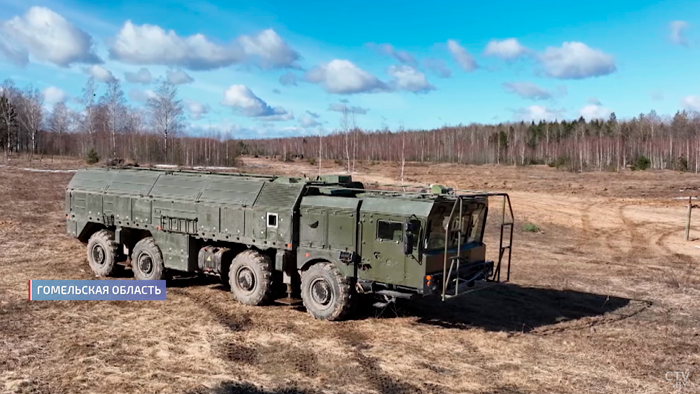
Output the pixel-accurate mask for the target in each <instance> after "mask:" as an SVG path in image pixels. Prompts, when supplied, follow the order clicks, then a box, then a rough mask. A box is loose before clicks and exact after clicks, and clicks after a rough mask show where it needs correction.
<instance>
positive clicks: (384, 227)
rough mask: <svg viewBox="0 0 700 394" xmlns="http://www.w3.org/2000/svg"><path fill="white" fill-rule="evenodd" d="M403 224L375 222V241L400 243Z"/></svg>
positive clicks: (383, 221)
mask: <svg viewBox="0 0 700 394" xmlns="http://www.w3.org/2000/svg"><path fill="white" fill-rule="evenodd" d="M402 237H403V224H402V223H401V222H389V221H385V220H378V221H377V239H379V240H382V241H401V239H402Z"/></svg>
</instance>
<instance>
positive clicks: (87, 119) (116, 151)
mask: <svg viewBox="0 0 700 394" xmlns="http://www.w3.org/2000/svg"><path fill="white" fill-rule="evenodd" d="M157 86H158V87H157V89H156V90H155V92H154V94H153V95H152V96H151V97H149V98H148V100H147V101H146V103H145V104H144V105H143V106H131V105H129V104H128V103H127V101H126V99H125V97H124V92H123V90H122V88H121V85H120V82H119V80H117V79H113V80H111V81H108V82H106V89H105V92H104V94H103V95H102V96H100V97H97V95H96V91H97V84H96V81H95V80H94V79H93V78H92V77H91V78H90V79H89V80H88V81H87V83H86V85H85V86H84V88H83V90H82V97H79V98H78V99H76V102H78V103H79V108H78V109H77V110H74V109H71V108H70V107H69V106H68V105H67V104H66V103H65V102H63V101H62V102H58V103H55V104H54V105H53V106H52V108H45V103H44V98H43V95H42V93H41V92H40V91H39V90H38V89H37V88H35V87H33V86H32V85H29V86H26V87H25V88H19V87H17V86H16V85H15V83H14V82H13V81H12V80H9V79H8V80H5V81H4V82H3V83H2V85H1V86H0V146H2V147H3V151H4V155H5V158H6V159H7V158H10V157H12V156H16V155H19V154H26V155H30V156H34V155H40V156H42V157H43V156H74V157H84V158H85V159H86V161H88V162H96V161H98V160H100V159H101V160H107V159H111V158H121V159H124V160H127V161H132V162H139V163H141V162H143V163H169V164H178V165H184V166H195V165H211V166H233V165H235V163H236V158H237V157H238V156H240V155H255V156H274V157H277V158H279V159H281V160H287V161H289V160H299V159H303V160H308V161H309V162H310V163H312V164H314V165H316V164H318V165H319V166H322V165H323V161H324V160H325V161H332V162H334V163H336V164H342V165H343V166H347V168H348V170H349V171H353V166H354V163H355V162H356V161H396V162H407V161H418V162H430V163H444V162H450V163H461V164H503V165H516V166H523V165H531V164H547V165H550V166H552V167H557V168H561V169H566V170H569V171H620V170H623V169H633V170H645V169H673V170H678V171H693V172H698V171H699V170H700V114H699V113H697V112H691V111H686V110H680V111H677V112H676V113H675V114H673V115H672V116H665V115H659V114H657V113H656V111H654V110H652V111H650V112H648V113H640V114H639V115H637V116H634V117H632V118H631V119H618V118H617V116H616V114H615V113H614V112H613V113H611V114H610V116H609V117H608V118H607V119H593V120H589V121H587V120H586V119H584V118H583V117H580V118H578V119H573V120H564V119H562V120H556V121H540V122H534V121H533V122H524V121H520V122H502V123H498V124H490V125H487V124H477V123H469V124H460V125H457V126H443V127H440V128H436V129H431V130H412V129H403V128H399V129H398V130H390V129H388V128H384V129H380V130H367V129H362V128H361V127H358V126H357V123H356V121H355V118H354V116H352V114H348V113H347V111H346V112H345V113H342V114H341V116H340V119H339V121H338V127H337V128H335V129H334V130H332V131H331V132H330V133H328V134H319V135H317V136H299V137H285V138H266V139H241V138H236V136H235V135H229V134H226V133H222V132H219V131H214V130H212V131H210V132H208V133H206V135H203V136H202V135H199V136H194V135H192V133H189V132H188V131H189V130H187V122H186V114H185V109H184V104H183V102H182V100H181V99H180V98H179V97H178V90H177V86H176V85H173V84H171V83H169V82H168V81H166V80H160V81H158V85H157Z"/></svg>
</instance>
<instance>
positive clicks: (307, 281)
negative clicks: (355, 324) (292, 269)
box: [301, 262, 354, 321]
mask: <svg viewBox="0 0 700 394" xmlns="http://www.w3.org/2000/svg"><path fill="white" fill-rule="evenodd" d="M301 299H302V301H303V302H304V306H305V307H306V310H307V312H309V314H311V316H313V317H314V318H316V319H319V320H330V321H335V320H342V319H343V318H345V317H346V316H347V314H348V313H349V312H350V310H351V308H352V305H353V301H354V300H353V299H352V287H351V286H350V281H349V280H348V278H346V277H345V276H343V275H342V274H341V273H340V271H338V268H336V266H335V264H333V263H328V262H325V263H318V264H315V265H312V266H311V267H310V268H309V269H308V270H306V272H304V273H303V274H302V275H301Z"/></svg>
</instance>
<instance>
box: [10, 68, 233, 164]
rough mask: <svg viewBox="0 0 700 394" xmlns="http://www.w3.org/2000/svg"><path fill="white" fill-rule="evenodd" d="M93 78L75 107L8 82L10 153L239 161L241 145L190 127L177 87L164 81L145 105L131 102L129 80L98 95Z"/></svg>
mask: <svg viewBox="0 0 700 394" xmlns="http://www.w3.org/2000/svg"><path fill="white" fill-rule="evenodd" d="M97 90H98V86H97V82H96V80H95V79H94V77H90V78H89V79H88V81H87V83H86V84H85V86H84V87H83V89H82V96H81V97H79V98H77V99H76V100H75V101H76V102H77V104H78V107H79V108H78V109H77V110H73V109H71V108H70V107H69V106H68V105H67V104H66V102H65V101H59V102H57V103H55V104H53V105H52V107H51V108H46V105H45V104H46V103H45V100H44V96H43V94H42V92H40V91H39V90H38V89H37V88H35V87H34V86H32V85H31V84H30V85H28V86H26V87H25V88H23V89H20V88H19V87H17V86H16V85H15V83H14V82H13V81H12V80H10V79H7V80H5V81H4V82H3V83H2V85H0V147H1V149H2V150H3V151H4V156H5V158H6V159H8V158H10V157H12V156H16V155H19V154H28V155H30V156H33V155H42V156H43V155H58V156H73V157H83V158H86V160H88V161H91V162H95V161H97V160H99V159H103V160H107V159H121V160H126V161H131V162H137V163H138V162H147V163H174V164H180V165H186V166H195V165H211V166H231V165H233V164H234V163H235V158H236V156H237V155H238V153H237V152H238V144H237V143H236V141H234V140H231V139H225V138H222V136H221V133H216V132H211V133H208V134H207V135H206V136H204V137H191V136H188V135H186V134H185V133H184V131H185V130H184V127H185V113H184V104H183V102H182V100H180V99H179V98H178V89H177V86H176V85H174V84H172V83H171V82H169V81H167V80H164V79H161V80H159V81H157V87H156V89H155V91H154V92H153V94H152V95H150V97H148V99H147V101H146V103H145V105H143V106H130V105H128V103H127V101H126V99H125V97H124V92H123V90H122V87H121V83H120V81H119V80H117V79H111V80H109V81H107V82H106V83H105V89H104V93H103V94H102V95H101V96H99V97H98V96H97Z"/></svg>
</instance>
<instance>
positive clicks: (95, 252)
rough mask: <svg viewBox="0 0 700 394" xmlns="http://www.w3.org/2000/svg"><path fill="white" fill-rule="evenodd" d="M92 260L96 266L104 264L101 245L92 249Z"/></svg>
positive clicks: (103, 251)
mask: <svg viewBox="0 0 700 394" xmlns="http://www.w3.org/2000/svg"><path fill="white" fill-rule="evenodd" d="M92 259H93V260H94V261H95V264H97V265H104V263H105V250H104V249H103V248H102V246H101V245H95V246H93V247H92Z"/></svg>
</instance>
